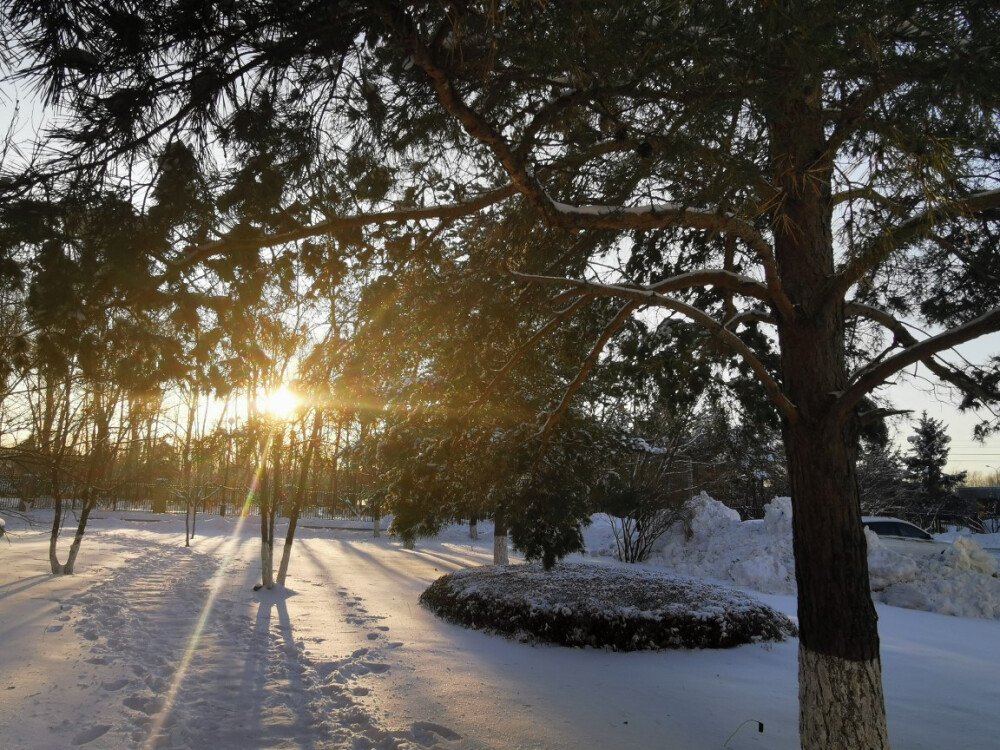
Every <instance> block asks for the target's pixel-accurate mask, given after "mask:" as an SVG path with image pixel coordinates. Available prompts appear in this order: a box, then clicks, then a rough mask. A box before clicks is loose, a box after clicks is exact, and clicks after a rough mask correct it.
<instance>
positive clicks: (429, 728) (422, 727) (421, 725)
mask: <svg viewBox="0 0 1000 750" xmlns="http://www.w3.org/2000/svg"><path fill="white" fill-rule="evenodd" d="M410 732H411V733H412V734H413V739H414V741H415V742H416V743H417V744H419V745H423V746H424V747H433V746H434V745H436V744H437V737H441V738H442V739H445V740H448V741H451V742H454V741H455V740H460V739H462V735H460V734H458V733H457V732H453V731H452V730H451V729H448V727H443V726H441V725H440V724H434V723H433V722H430V721H417V722H414V723H413V726H411V727H410ZM435 735H437V736H435Z"/></svg>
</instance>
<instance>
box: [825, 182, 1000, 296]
mask: <svg viewBox="0 0 1000 750" xmlns="http://www.w3.org/2000/svg"><path fill="white" fill-rule="evenodd" d="M997 207H1000V190H987V191H985V192H981V193H976V194H974V195H971V196H969V197H968V198H965V199H964V200H955V201H951V202H949V203H945V204H943V205H935V206H931V207H930V208H928V209H926V210H925V211H921V212H920V213H919V214H917V215H916V216H913V217H911V218H910V219H909V220H907V221H904V222H903V223H902V224H899V225H897V226H894V227H890V228H889V229H886V230H885V231H884V232H882V234H880V235H879V236H878V237H875V238H874V239H873V240H872V241H871V242H869V243H868V245H867V246H866V247H864V248H862V250H861V251H860V252H859V253H857V254H856V255H855V256H854V258H853V259H852V260H851V261H850V262H849V263H847V264H846V265H845V266H844V267H843V268H842V269H841V270H840V271H839V272H838V273H837V274H835V275H834V277H833V280H832V282H833V291H834V293H836V294H837V295H838V296H841V297H843V296H845V295H846V294H847V291H848V290H849V289H850V288H851V287H852V286H854V285H855V284H857V283H858V282H859V281H861V279H863V278H864V277H865V275H866V274H867V273H868V272H869V271H871V270H872V269H873V268H874V267H875V266H877V265H878V264H879V263H881V262H882V261H883V260H885V259H886V258H888V257H889V256H890V255H892V254H893V253H894V252H896V251H897V250H899V249H901V248H903V247H905V246H906V245H907V244H909V243H910V242H913V241H914V240H916V239H920V238H921V237H926V236H928V235H929V234H930V232H931V230H932V229H934V227H935V226H937V225H938V224H940V223H941V222H943V221H947V220H949V219H954V218H958V217H961V216H975V215H976V214H979V213H982V212H984V211H989V210H990V209H994V208H997Z"/></svg>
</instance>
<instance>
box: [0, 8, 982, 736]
mask: <svg viewBox="0 0 1000 750" xmlns="http://www.w3.org/2000/svg"><path fill="white" fill-rule="evenodd" d="M0 7H2V8H3V13H2V18H0V21H2V24H0V28H2V29H3V31H2V32H0V33H2V34H3V35H4V37H3V38H4V40H6V42H7V53H8V54H7V58H8V59H10V60H11V61H12V64H13V65H14V66H15V67H16V68H17V70H18V71H20V73H21V74H22V75H23V76H24V77H25V78H27V79H29V80H31V81H33V82H34V85H35V86H36V89H37V90H38V91H39V92H41V94H42V95H43V96H44V97H45V98H46V100H47V101H48V102H54V103H58V104H60V105H62V106H63V107H65V111H66V112H67V113H68V114H69V115H71V117H72V126H71V127H64V128H61V129H59V130H57V131H56V132H54V133H53V136H55V139H54V140H50V141H48V143H47V144H46V145H47V148H45V149H43V150H42V151H40V152H38V153H40V154H41V155H42V156H50V157H51V158H49V159H46V160H43V161H38V162H35V163H32V164H30V165H29V168H27V169H25V170H22V171H19V172H18V173H16V174H8V175H7V178H6V179H5V180H4V181H3V183H2V188H0V189H3V190H4V191H5V192H7V193H8V194H9V193H11V192H15V193H16V192H19V191H20V192H23V191H25V190H31V189H32V186H35V185H39V184H43V182H44V179H45V176H46V175H48V176H49V177H51V178H52V179H59V178H60V177H62V176H65V175H69V174H73V173H74V170H79V169H85V170H90V169H91V168H93V169H96V170H97V171H98V173H99V174H101V175H103V176H106V177H108V178H113V179H117V180H125V179H127V178H128V177H129V176H130V175H137V174H142V171H141V170H140V171H138V172H137V171H135V170H134V169H133V167H134V165H135V163H136V162H137V161H141V160H143V159H144V158H146V159H148V158H149V157H151V156H153V155H156V154H159V153H162V152H163V148H164V145H165V142H168V141H173V140H178V139H187V140H186V141H185V142H186V143H189V145H191V146H192V147H193V146H194V145H195V144H200V145H202V146H203V147H204V148H202V150H201V154H202V158H204V159H207V160H208V159H218V158H219V156H220V154H232V155H233V156H234V159H233V161H232V162H231V163H229V164H225V165H222V166H223V167H224V169H220V172H219V174H220V179H221V180H222V181H223V182H224V183H225V185H226V191H225V193H224V195H225V196H226V198H227V200H228V201H229V202H230V204H231V205H237V204H240V203H241V202H246V204H247V205H251V206H253V207H254V210H253V211H245V212H242V213H240V214H239V217H238V220H237V219H235V218H232V217H230V218H229V219H228V220H227V222H223V224H222V225H220V227H219V230H218V232H217V233H216V234H215V235H214V236H212V237H210V238H206V240H205V241H203V242H199V243H197V244H196V246H193V247H192V246H190V245H187V244H184V243H177V244H175V245H174V246H173V247H171V248H170V249H169V250H168V251H165V252H163V253H162V254H161V256H160V261H161V262H162V263H163V264H164V265H165V272H167V273H168V275H169V272H172V271H174V270H176V269H178V268H183V267H191V266H195V265H197V264H201V263H205V262H212V260H213V259H217V258H219V257H220V256H230V257H234V256H238V257H241V258H248V257H254V258H255V257H257V256H256V255H255V253H256V251H258V250H259V249H260V248H261V247H264V246H266V245H273V244H280V243H289V242H296V241H299V240H302V239H304V238H307V237H314V236H319V235H332V236H335V237H336V242H335V243H332V244H331V246H330V247H331V250H330V251H329V253H328V254H327V255H326V256H325V257H321V258H320V259H319V262H317V263H316V265H317V267H321V266H322V265H323V264H324V263H327V262H336V261H338V260H340V259H342V258H343V257H344V256H350V257H352V258H355V259H357V260H358V261H359V262H365V260H366V258H367V257H368V253H369V252H370V249H371V247H373V246H384V247H390V246H391V247H393V248H395V249H396V250H397V251H398V252H400V253H401V254H402V256H406V255H407V254H408V253H409V254H416V253H417V252H419V250H420V249H421V248H423V247H424V244H423V243H424V242H426V241H427V240H429V239H433V238H434V237H437V236H438V235H439V234H440V233H451V235H452V236H453V237H454V238H455V239H456V240H458V241H462V240H464V239H466V238H468V237H469V236H470V234H469V233H470V232H473V231H480V232H483V233H484V234H489V235H490V236H492V238H493V240H494V242H493V244H492V247H493V249H494V251H495V252H496V253H497V254H498V255H499V257H498V258H497V260H498V266H499V267H507V268H510V269H511V270H512V272H513V274H512V276H513V278H515V279H517V280H518V281H519V282H520V283H522V284H533V285H536V286H538V287H541V288H550V289H552V290H553V294H554V299H555V301H556V302H557V303H558V306H557V308H556V312H555V313H553V317H552V323H553V325H556V324H562V325H569V326H572V325H573V320H574V318H575V317H576V315H578V314H585V312H586V311H587V310H589V309H591V308H592V307H594V306H597V305H600V306H604V305H608V304H611V305H612V306H613V307H614V309H615V310H616V311H617V312H616V313H615V314H614V315H612V316H610V317H609V318H608V319H607V323H606V325H605V327H604V331H603V332H602V333H601V335H599V336H597V337H596V338H593V339H592V340H591V342H590V343H589V344H588V345H587V346H585V350H586V351H585V354H584V356H583V357H582V358H581V360H580V361H581V362H582V365H581V366H580V369H579V375H578V377H575V378H573V379H572V380H571V381H570V382H569V383H567V384H566V388H565V391H564V393H563V396H562V397H561V398H560V399H559V400H558V403H557V404H556V405H555V406H554V407H553V408H551V409H548V410H547V411H548V414H549V415H550V417H551V419H550V420H549V424H548V425H546V427H545V428H544V429H543V435H549V434H551V433H552V429H553V423H554V422H555V421H557V420H558V419H559V417H560V416H561V415H564V414H567V413H568V404H569V401H570V400H572V397H573V396H574V395H575V394H576V393H577V392H579V390H580V388H581V386H582V383H583V381H584V380H585V379H586V377H587V376H588V374H589V373H590V371H591V370H592V369H593V368H592V363H593V362H594V361H596V360H597V359H598V358H599V356H600V353H601V351H602V350H603V349H604V347H605V346H606V345H607V344H608V342H609V341H611V340H612V339H613V338H614V337H615V336H616V335H617V334H618V333H619V332H620V331H621V330H622V329H623V327H624V326H625V325H626V324H627V321H628V320H629V319H630V318H632V317H634V315H635V314H637V313H638V312H640V311H642V310H648V309H650V308H655V309H656V310H658V311H660V312H663V313H664V314H669V315H672V316H675V317H677V318H679V319H683V320H685V321H687V323H688V324H689V325H691V326H694V327H696V328H697V329H698V330H699V331H700V333H701V336H700V338H699V340H698V344H697V345H698V346H699V347H702V348H707V349H711V350H714V351H717V352H719V353H720V354H725V355H727V356H728V357H730V360H731V362H730V364H729V365H727V366H726V367H725V368H720V369H719V370H718V371H717V377H718V378H719V379H720V380H722V381H725V382H726V383H727V384H729V385H731V386H732V387H733V388H735V389H737V390H739V389H741V388H756V389H758V392H759V393H763V394H764V395H765V396H766V398H767V400H768V401H769V402H770V404H771V408H772V410H773V412H774V413H775V414H776V415H777V417H778V418H779V419H780V422H781V424H782V430H783V438H784V445H785V451H786V458H787V468H788V475H789V483H790V488H791V494H792V499H793V531H794V549H795V560H796V577H797V581H798V591H799V597H798V607H799V609H798V615H799V625H800V632H801V637H800V652H799V656H800V680H799V682H800V706H801V710H800V735H801V742H802V745H803V747H805V748H810V750H812V749H820V748H824V749H826V748H829V749H831V750H832V749H833V748H844V747H864V748H885V747H887V746H888V744H889V740H888V731H887V727H886V722H885V711H884V700H883V695H882V684H881V665H880V660H879V643H878V633H877V619H876V616H875V610H874V606H873V604H872V601H871V597H870V591H869V581H868V570H867V558H866V545H865V539H864V535H863V532H862V528H861V523H860V509H859V505H860V504H859V498H858V493H857V482H856V472H855V458H856V446H857V436H858V433H859V432H860V430H861V429H862V427H863V425H864V422H865V421H866V420H867V419H870V418H872V417H874V416H878V414H877V413H874V414H873V413H872V411H871V410H867V411H866V410H864V409H863V408H859V407H860V406H861V405H862V404H863V403H864V399H865V398H866V397H868V396H869V395H871V394H872V393H873V392H875V391H876V389H878V388H880V387H881V386H882V385H883V384H884V383H886V382H887V381H889V380H891V379H893V378H895V377H896V376H897V375H898V374H899V373H901V372H903V371H904V370H905V369H906V368H907V367H909V366H911V365H913V364H915V363H918V362H920V363H922V364H923V365H924V366H925V367H926V369H927V371H928V372H930V373H931V374H932V375H934V376H935V377H937V378H939V379H941V380H944V381H946V382H948V383H950V384H953V385H955V386H956V387H958V388H960V389H962V391H963V392H964V393H965V394H966V401H965V403H964V405H965V406H966V407H969V408H973V407H976V406H981V405H996V404H997V403H998V402H1000V394H998V392H997V387H998V383H1000V367H998V366H997V362H996V361H992V362H985V363H981V364H979V365H976V366H973V367H967V368H963V369H961V370H960V369H957V368H955V367H952V366H950V365H949V364H948V362H947V361H946V360H944V359H942V358H940V357H939V356H938V355H939V354H940V353H941V352H942V351H944V350H946V349H948V348H950V347H953V346H956V345H959V344H962V343H964V342H967V341H970V340H972V339H975V338H977V337H979V336H982V335H984V334H986V333H990V332H994V331H997V330H1000V300H998V298H997V289H998V288H1000V284H998V280H997V270H996V269H997V263H996V258H997V252H998V251H997V246H996V242H995V241H994V240H993V238H994V237H996V236H997V222H998V220H1000V216H998V209H1000V181H998V174H1000V149H998V146H997V144H998V143H1000V128H998V120H1000V103H998V100H997V97H996V80H997V78H998V75H1000V47H998V45H1000V11H998V10H997V9H996V8H995V7H993V5H992V4H990V3H983V2H980V1H979V0H907V1H905V2H898V1H893V2H889V1H888V0H776V1H774V2H760V3H745V2H733V0H707V1H706V2H700V3H689V2H681V1H680V0H658V1H656V2H649V1H648V0H642V1H641V2H639V1H638V0H635V1H633V0H629V1H628V2H622V3H614V4H608V3H591V2H586V1H584V0H575V1H573V2H567V3H555V2H549V3H534V2H510V3H496V2H492V1H490V2H462V3H443V4H442V3H438V2H419V1H418V2H407V3H400V2H393V1H392V0H367V1H364V0H362V1H359V2H354V3H335V4H334V3H328V2H322V1H320V0H304V1H303V2H299V3H288V2H278V1H277V0H264V1H263V2H258V3H252V4H243V3H233V2H206V3H190V2H186V1H185V2H182V1H180V0H157V1H154V2H149V3H142V4H136V3H127V2H107V3H64V2H56V1H55V0H7V1H6V2H5V3H4V4H3V5H2V6H0ZM275 143H278V144H281V145H282V148H280V149H278V150H273V149H270V148H267V147H265V146H267V145H273V144H275ZM218 147H222V148H218ZM137 189H139V188H137ZM514 196H516V198H514ZM463 217H468V218H464V219H463ZM404 240H405V241H404ZM486 247H487V246H486V245H485V244H476V245H473V246H471V248H470V252H475V253H486V252H487V250H486V249H485V248H486ZM904 319H917V320H919V321H920V322H924V323H927V324H928V325H930V326H933V327H934V329H933V330H934V331H935V332H934V333H933V334H932V335H927V336H921V335H916V334H914V333H913V331H912V329H910V328H908V327H907V326H906V325H904V323H903V320H904ZM539 330H540V331H545V330H548V324H545V325H543V326H542V327H541V329H539ZM524 333H525V337H524V338H525V341H526V342H530V341H535V340H537V338H536V337H535V336H533V335H531V334H529V332H524ZM539 338H540V336H539ZM736 375H739V376H740V377H735V376H736ZM996 427H997V425H996V424H995V422H993V423H990V422H987V423H986V424H984V426H983V429H984V430H989V429H995V428H996Z"/></svg>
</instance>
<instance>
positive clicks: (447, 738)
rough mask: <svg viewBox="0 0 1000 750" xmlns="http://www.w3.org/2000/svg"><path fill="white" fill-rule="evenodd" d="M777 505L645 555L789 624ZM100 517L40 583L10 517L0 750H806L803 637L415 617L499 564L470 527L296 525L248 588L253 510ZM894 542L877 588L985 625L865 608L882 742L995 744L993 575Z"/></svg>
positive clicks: (791, 607)
mask: <svg viewBox="0 0 1000 750" xmlns="http://www.w3.org/2000/svg"><path fill="white" fill-rule="evenodd" d="M784 515H785V513H784V511H783V510H782V508H781V506H780V504H778V505H776V506H775V507H774V508H772V511H771V513H770V514H769V517H768V519H765V520H764V521H761V522H756V523H747V524H741V523H739V522H738V520H734V519H733V518H732V517H731V516H727V514H725V512H724V511H722V510H720V509H719V508H718V507H717V506H715V505H712V504H711V503H709V502H707V501H705V502H704V503H703V507H702V509H701V510H700V511H699V515H698V516H696V520H695V523H694V525H693V528H692V532H693V533H692V536H691V538H690V539H689V540H684V538H683V536H679V537H678V538H675V539H670V540H666V541H670V542H673V543H672V544H668V545H665V546H662V547H661V548H660V549H659V550H658V552H657V556H656V558H655V559H654V560H653V561H652V562H651V563H650V566H651V567H657V566H669V567H673V568H674V569H676V570H678V571H680V572H683V573H687V574H694V575H698V576H700V577H704V578H710V579H715V580H723V581H727V580H728V581H729V582H731V583H732V582H734V581H735V582H737V583H738V585H739V586H740V587H741V588H742V589H743V590H746V591H749V590H752V589H756V590H758V591H766V592H769V593H760V594H757V596H758V598H759V599H761V600H762V601H764V602H765V603H767V604H770V605H771V606H772V607H775V608H776V609H778V610H780V611H783V612H785V613H787V614H789V615H791V616H793V617H794V615H795V597H794V593H793V592H794V587H793V586H791V585H789V583H790V577H789V576H790V573H789V572H788V571H789V570H790V567H789V566H790V559H791V558H790V556H789V554H790V551H789V549H788V543H787V540H785V539H783V538H782V537H783V535H785V529H786V528H787V518H785V517H784ZM99 516H101V517H100V518H97V519H95V520H94V521H93V522H92V525H91V528H90V529H89V530H88V533H87V537H86V539H85V540H84V544H83V548H82V550H81V553H80V558H79V560H78V563H77V574H76V575H73V576H68V577H54V576H51V575H49V574H48V573H47V569H48V562H47V538H46V537H47V532H46V530H45V522H46V520H47V518H46V516H45V513H43V512H39V514H38V521H39V523H40V525H39V526H37V527H34V528H29V527H26V526H25V525H24V523H23V522H22V521H20V520H19V519H16V518H7V531H8V532H10V536H9V539H0V571H3V572H2V574H0V575H2V579H0V747H3V748H5V749H9V750H21V749H22V748H24V749H25V750H28V749H30V750H44V749H48V748H53V749H55V748H69V747H85V748H95V749H96V748H145V747H150V748H153V747H156V748H199V749H201V748H210V749H211V750H228V749H230V748H232V749H234V750H235V749H237V748H239V749H242V748H314V749H318V748H352V749H354V748H357V749H358V750H361V749H363V748H379V749H381V748H404V749H407V750H418V749H419V748H442V749H445V748H463V749H467V750H480V749H482V750H485V749H490V750H507V749H512V750H513V749H518V750H536V749H537V750H542V749H552V750H571V749H572V750H579V749H581V748H604V749H612V750H613V749H616V748H679V749H681V750H701V749H702V748H705V749H722V748H729V749H730V750H741V749H745V748H767V749H768V750H785V749H788V750H791V749H792V748H796V747H798V741H797V730H796V724H797V705H796V698H797V687H796V670H797V666H796V654H797V642H796V641H795V640H791V641H787V642H784V643H778V644H767V645H751V646H743V647H740V648H736V649H731V650H723V651H663V652H655V653H654V652H633V653H612V652H605V651H601V650H595V649H567V648H560V647H555V646H529V645H525V644H522V643H518V642H515V641H508V640H504V639H502V638H498V637H495V636H490V635H486V634H483V633H481V632H477V631H469V630H465V629H462V628H460V627H458V626H455V625H451V624H448V623H446V622H443V621H441V620H439V619H437V618H436V617H434V616H433V615H431V614H430V613H429V612H428V611H426V610H425V609H423V608H422V607H420V606H419V605H418V604H417V597H418V596H419V594H420V592H421V591H423V589H424V588H426V586H427V585H429V584H430V582H431V581H433V580H434V579H436V578H437V577H438V576H440V575H442V574H444V573H447V572H450V571H453V570H457V569H459V568H463V567H467V566H470V565H480V564H483V563H486V562H488V561H489V560H490V557H491V553H492V543H493V540H492V536H491V534H490V533H489V527H488V526H481V532H482V533H481V535H480V538H479V540H478V541H471V540H470V539H468V537H467V529H466V528H464V527H461V526H455V527H451V528H449V529H447V530H446V531H445V532H444V533H443V534H442V535H441V536H440V537H439V538H437V539H435V540H422V541H420V542H419V543H418V545H417V549H415V550H406V549H403V547H402V546H401V545H400V544H399V543H398V542H397V541H395V540H393V539H390V538H388V537H387V536H382V537H381V538H377V539H375V538H372V536H371V534H370V532H364V531H352V530H344V529H333V528H300V533H299V535H298V537H299V538H298V540H297V542H296V547H295V553H294V555H293V557H292V566H291V569H290V575H289V579H288V587H287V589H285V590H280V589H278V588H275V589H274V590H272V591H266V590H262V591H258V592H254V591H253V584H254V583H256V582H257V581H259V562H258V555H257V553H258V545H259V541H258V540H257V539H256V538H255V534H256V533H257V526H256V524H255V523H254V521H253V520H248V521H247V522H246V523H245V524H240V523H239V521H238V520H237V519H230V518H218V517H201V518H200V519H199V525H198V536H197V537H196V539H195V540H194V544H193V546H192V547H191V548H189V549H188V548H185V547H184V525H183V518H182V517H181V518H178V517H171V516H152V515H147V514H140V513H115V514H112V513H107V512H101V513H100V514H99ZM307 524H308V526H318V525H319V524H314V523H313V522H307ZM283 531H284V529H283V527H282V526H281V524H280V523H279V529H278V533H279V535H281V534H283ZM586 537H587V542H588V548H589V550H590V554H589V555H588V559H590V560H591V561H592V562H594V563H596V564H615V563H613V561H611V560H610V558H608V557H607V556H606V555H604V554H602V553H603V552H606V551H607V550H608V549H609V547H610V545H611V539H610V532H609V530H608V527H607V525H606V524H604V523H602V522H600V520H598V522H597V523H595V525H594V526H592V527H591V528H590V529H588V530H587V533H586ZM67 543H68V542H67ZM987 543H989V542H987ZM678 549H682V550H686V551H683V552H680V551H677V550H678ZM883 553H884V550H883V551H880V550H879V549H878V547H877V545H876V548H875V549H874V550H873V553H872V557H873V559H874V560H875V561H876V562H878V558H879V556H880V555H881V556H882V557H885V558H886V560H887V562H885V563H884V564H883V566H882V567H883V569H884V570H885V571H888V573H887V574H886V576H887V577H886V579H885V580H886V581H888V580H890V579H893V581H894V582H891V583H889V584H888V585H887V586H886V587H885V588H884V589H883V590H882V591H879V592H877V593H876V598H877V599H879V600H881V599H883V598H885V591H886V590H891V589H892V587H893V586H896V585H901V583H905V584H906V585H907V586H910V587H911V589H913V590H916V591H923V590H926V591H928V592H931V591H934V592H946V596H947V597H949V600H950V601H951V602H953V603H957V604H953V605H952V611H955V612H956V613H959V614H963V615H977V616H974V617H973V616H962V617H955V616H949V615H944V614H938V613H935V612H928V611H918V610H914V609H904V608H901V607H896V606H889V605H887V604H884V603H881V601H880V602H879V603H878V604H877V607H878V612H879V617H880V630H881V634H882V660H883V666H884V673H885V674H884V677H885V686H886V696H887V702H888V712H889V726H890V733H891V735H892V738H893V741H894V746H895V747H899V748H928V749H930V748H934V749H937V748H943V747H955V748H966V749H970V750H977V749H980V748H981V749H982V750H986V749H987V748H994V747H996V746H997V745H996V732H995V728H994V715H995V712H996V707H997V706H998V705H1000V649H997V648H996V644H997V643H998V642H1000V620H998V619H996V617H997V613H996V610H993V612H994V614H992V615H989V613H988V612H987V609H986V608H985V607H983V606H979V607H978V608H977V607H976V606H973V605H972V604H971V603H970V602H971V601H972V600H973V599H975V598H976V597H979V598H980V599H983V600H986V599H989V598H990V597H993V596H995V593H994V592H995V589H993V588H991V587H992V586H993V585H994V583H993V582H995V581H997V579H995V578H992V577H991V576H989V575H985V574H983V573H980V572H976V570H975V569H974V568H975V565H974V564H973V565H972V567H969V568H966V569H964V570H963V569H961V568H962V566H963V565H964V564H965V563H963V562H961V561H962V560H966V561H968V560H972V559H973V558H975V552H974V550H973V552H968V550H966V552H965V553H963V552H961V551H959V552H956V553H954V554H953V555H952V556H953V557H954V558H955V559H956V560H958V561H959V562H957V563H955V564H949V565H946V564H945V563H943V562H941V561H938V560H935V561H933V562H934V564H935V565H936V566H937V567H935V568H934V569H931V567H927V566H923V567H921V565H920V564H918V565H917V567H916V568H913V566H912V565H910V564H909V563H907V562H906V561H905V560H904V561H900V560H896V559H894V558H892V557H891V556H888V555H885V554H883ZM62 554H63V555H64V554H65V549H64V548H63V549H62ZM963 555H964V556H963ZM973 562H975V561H974V560H973ZM979 564H985V563H982V562H981V561H980V563H979ZM942 566H943V567H942ZM873 567H874V566H873ZM901 571H903V572H902V573H901ZM906 571H909V572H906ZM949 571H951V572H949ZM952 573H954V574H955V575H952ZM958 574H962V575H958ZM900 575H902V577H904V578H908V580H906V581H905V582H901V581H895V578H899V577H900ZM973 577H974V578H973ZM949 582H950V583H949ZM949 586H950V590H949ZM977 592H978V593H977ZM942 596H945V595H942ZM940 599H941V597H939V596H938V594H937V593H935V594H933V595H932V594H931V593H928V594H927V595H926V597H925V600H926V601H930V602H934V601H939V600H940ZM908 603H910V604H911V605H912V604H913V603H914V602H913V601H909V602H908ZM928 608H933V607H928ZM756 721H760V722H763V725H764V731H763V733H759V732H758V731H757V724H756V723H755V722H756Z"/></svg>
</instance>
